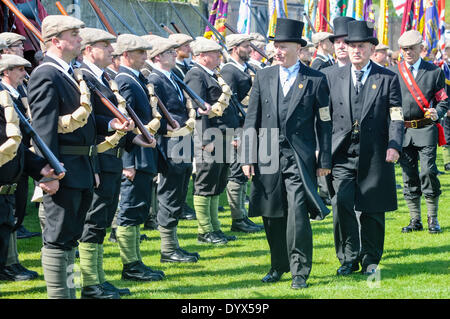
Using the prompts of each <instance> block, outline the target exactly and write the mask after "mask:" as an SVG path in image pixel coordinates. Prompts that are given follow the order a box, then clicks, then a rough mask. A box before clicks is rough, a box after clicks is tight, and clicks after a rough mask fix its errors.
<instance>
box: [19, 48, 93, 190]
mask: <svg viewBox="0 0 450 319" xmlns="http://www.w3.org/2000/svg"><path fill="white" fill-rule="evenodd" d="M45 62H51V63H54V64H58V62H56V61H55V60H53V59H52V58H50V57H48V56H47V57H45V58H44V63H45ZM28 100H29V103H30V109H31V118H32V125H33V128H34V129H35V130H36V132H37V133H38V134H39V135H40V136H41V138H42V140H43V141H44V142H45V143H46V144H47V145H48V147H49V148H50V150H51V151H52V152H53V154H55V156H56V157H57V158H58V159H59V160H60V162H62V163H64V167H65V168H66V169H67V172H66V175H65V177H64V178H63V179H62V180H61V182H60V183H61V186H67V187H72V188H81V189H83V188H92V187H93V185H94V176H93V175H94V173H95V168H94V164H93V161H92V159H91V158H89V156H87V155H60V153H59V147H60V146H61V145H70V146H91V145H95V142H96V129H97V128H96V123H95V118H94V116H93V114H92V113H91V115H90V116H89V117H88V120H87V123H86V125H84V126H83V127H81V128H78V129H77V130H75V131H73V132H72V133H67V134H60V133H58V117H59V116H62V115H66V114H71V113H73V112H74V111H75V110H76V109H77V108H78V107H80V91H79V89H78V88H77V86H76V85H75V84H74V83H72V81H71V80H69V79H68V78H67V76H66V75H65V74H63V73H62V72H61V71H59V70H58V69H56V68H54V67H52V66H48V65H43V66H40V67H39V68H37V69H35V71H34V72H33V73H32V74H31V77H30V80H29V82H28Z"/></svg>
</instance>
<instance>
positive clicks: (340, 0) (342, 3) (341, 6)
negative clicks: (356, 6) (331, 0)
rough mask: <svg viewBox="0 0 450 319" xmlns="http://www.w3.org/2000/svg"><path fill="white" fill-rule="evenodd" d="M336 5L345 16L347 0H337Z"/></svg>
mask: <svg viewBox="0 0 450 319" xmlns="http://www.w3.org/2000/svg"><path fill="white" fill-rule="evenodd" d="M337 5H338V7H339V10H340V12H341V16H344V17H345V16H346V15H347V6H348V0H338V2H337Z"/></svg>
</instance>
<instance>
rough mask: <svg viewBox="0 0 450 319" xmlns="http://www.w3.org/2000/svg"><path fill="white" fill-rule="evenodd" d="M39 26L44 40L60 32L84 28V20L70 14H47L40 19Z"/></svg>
mask: <svg viewBox="0 0 450 319" xmlns="http://www.w3.org/2000/svg"><path fill="white" fill-rule="evenodd" d="M41 28H42V38H43V39H44V41H45V42H46V41H48V40H50V39H51V38H52V37H54V36H56V35H58V34H60V33H61V32H64V31H67V30H72V29H81V28H84V22H83V21H81V20H78V19H77V18H74V17H71V16H63V15H49V16H46V17H45V18H44V20H43V21H42V27H41Z"/></svg>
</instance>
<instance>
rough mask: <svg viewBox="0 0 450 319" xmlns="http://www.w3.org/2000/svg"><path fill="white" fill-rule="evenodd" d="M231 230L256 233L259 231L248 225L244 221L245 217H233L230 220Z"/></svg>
mask: <svg viewBox="0 0 450 319" xmlns="http://www.w3.org/2000/svg"><path fill="white" fill-rule="evenodd" d="M230 230H231V231H235V232H242V233H256V232H258V231H260V229H259V228H256V227H253V226H250V225H249V224H248V223H246V222H245V219H233V221H232V222H231V228H230Z"/></svg>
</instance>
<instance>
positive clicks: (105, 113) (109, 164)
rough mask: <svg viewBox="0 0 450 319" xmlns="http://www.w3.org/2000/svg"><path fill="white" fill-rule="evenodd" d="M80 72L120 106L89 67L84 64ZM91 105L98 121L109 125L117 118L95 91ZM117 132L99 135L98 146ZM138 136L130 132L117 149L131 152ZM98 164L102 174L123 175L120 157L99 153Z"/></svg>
mask: <svg viewBox="0 0 450 319" xmlns="http://www.w3.org/2000/svg"><path fill="white" fill-rule="evenodd" d="M80 70H81V71H82V72H83V76H84V78H85V79H86V80H87V81H89V82H91V83H92V84H93V85H94V86H95V87H96V88H97V89H99V90H100V92H102V93H103V95H104V96H105V97H106V98H107V99H108V100H110V101H111V102H112V103H113V104H114V105H116V106H117V105H118V103H117V98H116V96H115V95H114V92H113V91H112V90H111V88H110V87H109V86H106V85H105V83H103V82H101V81H99V79H97V77H96V76H95V73H93V72H92V70H91V69H90V68H89V66H88V65H86V64H84V63H82V64H81V66H80ZM91 103H92V107H93V109H94V114H95V118H96V120H97V121H99V120H100V121H102V122H107V123H109V122H110V121H111V120H113V119H114V118H115V117H114V115H113V113H112V112H111V111H110V110H109V109H108V108H107V107H106V106H105V105H104V104H103V102H102V101H101V99H100V97H99V96H98V95H97V94H96V93H95V92H93V91H91ZM114 133H115V131H114V130H113V131H111V132H108V133H107V134H106V135H105V134H98V135H97V144H100V143H102V142H103V141H104V140H105V137H106V136H110V135H113V134H114ZM135 136H136V134H134V133H132V132H128V133H127V134H126V135H125V136H123V137H122V138H121V139H120V142H119V145H118V146H117V147H125V148H126V149H127V150H131V147H132V140H133V138H134V137H135ZM98 163H99V169H100V171H102V172H110V173H121V172H122V159H121V158H120V157H117V156H114V155H112V154H102V153H98Z"/></svg>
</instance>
